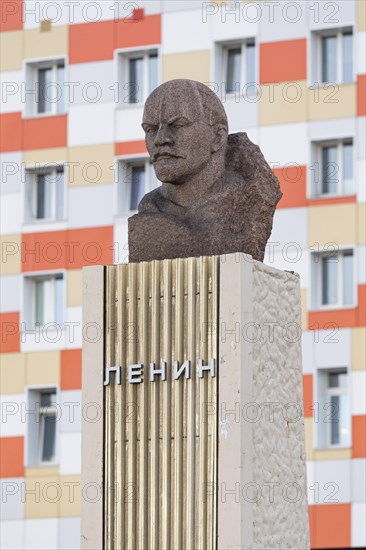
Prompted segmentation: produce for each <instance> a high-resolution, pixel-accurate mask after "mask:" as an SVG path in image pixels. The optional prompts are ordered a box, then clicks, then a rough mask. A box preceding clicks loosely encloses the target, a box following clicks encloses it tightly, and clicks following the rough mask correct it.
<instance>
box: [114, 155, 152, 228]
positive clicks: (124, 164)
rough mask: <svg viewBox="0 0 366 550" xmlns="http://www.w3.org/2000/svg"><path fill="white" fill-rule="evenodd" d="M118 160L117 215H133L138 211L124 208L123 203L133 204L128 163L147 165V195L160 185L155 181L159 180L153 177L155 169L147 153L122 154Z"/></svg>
mask: <svg viewBox="0 0 366 550" xmlns="http://www.w3.org/2000/svg"><path fill="white" fill-rule="evenodd" d="M116 162H117V167H116V169H117V173H118V177H117V197H116V198H117V201H116V206H117V210H116V216H118V217H126V216H131V215H133V214H136V213H137V210H130V209H129V208H124V207H123V205H124V204H125V205H130V204H131V186H132V180H131V178H129V177H128V165H135V166H141V165H144V166H145V193H144V194H145V195H146V193H149V192H150V191H153V190H154V189H156V188H157V187H159V185H158V186H155V185H154V184H153V183H154V181H157V182H158V183H159V180H158V179H157V178H156V176H155V178H151V177H150V175H151V170H154V167H153V165H152V162H151V160H150V157H149V156H148V155H146V154H144V153H143V154H136V155H128V156H125V155H123V156H120V157H118V158H117V159H116Z"/></svg>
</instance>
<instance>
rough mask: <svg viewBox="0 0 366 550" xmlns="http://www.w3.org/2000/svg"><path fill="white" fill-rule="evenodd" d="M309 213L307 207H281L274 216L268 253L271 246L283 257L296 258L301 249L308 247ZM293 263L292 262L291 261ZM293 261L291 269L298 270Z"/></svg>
mask: <svg viewBox="0 0 366 550" xmlns="http://www.w3.org/2000/svg"><path fill="white" fill-rule="evenodd" d="M307 218H308V215H307V209H306V208H280V209H277V210H276V212H275V215H274V217H273V229H272V233H271V236H270V238H269V239H268V243H267V248H266V250H267V254H269V253H270V248H271V250H272V251H275V252H276V253H277V254H281V255H283V258H286V257H288V258H290V259H295V258H296V257H297V255H300V249H302V250H304V249H306V248H307V234H308V227H307V226H308V220H307ZM290 263H291V262H290ZM294 266H296V263H293V268H292V270H291V271H296V268H294Z"/></svg>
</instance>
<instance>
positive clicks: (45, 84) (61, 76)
mask: <svg viewBox="0 0 366 550" xmlns="http://www.w3.org/2000/svg"><path fill="white" fill-rule="evenodd" d="M26 79H27V95H26V100H27V101H26V114H27V116H40V115H57V114H62V113H64V112H65V87H64V81H65V62H64V60H54V61H42V62H40V63H39V62H37V63H27V65H26Z"/></svg>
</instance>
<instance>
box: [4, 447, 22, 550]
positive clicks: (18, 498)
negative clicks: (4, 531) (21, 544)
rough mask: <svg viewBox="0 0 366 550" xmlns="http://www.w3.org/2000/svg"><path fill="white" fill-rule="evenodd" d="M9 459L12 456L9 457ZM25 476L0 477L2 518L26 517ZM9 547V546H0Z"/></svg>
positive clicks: (15, 518)
mask: <svg viewBox="0 0 366 550" xmlns="http://www.w3.org/2000/svg"><path fill="white" fill-rule="evenodd" d="M7 458H8V460H9V459H10V457H7ZM23 483H24V478H23V477H14V478H3V479H0V490H1V506H0V518H1V521H4V520H18V519H23V518H24V508H25V505H24V502H22V484H23ZM0 547H1V548H4V549H5V548H8V547H7V546H2V545H1V546H0Z"/></svg>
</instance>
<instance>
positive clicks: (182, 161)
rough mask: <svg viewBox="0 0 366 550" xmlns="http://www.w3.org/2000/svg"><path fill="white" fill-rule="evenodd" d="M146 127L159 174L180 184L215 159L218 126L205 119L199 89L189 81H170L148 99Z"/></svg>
mask: <svg viewBox="0 0 366 550" xmlns="http://www.w3.org/2000/svg"><path fill="white" fill-rule="evenodd" d="M142 127H143V129H144V131H145V140H146V147H147V150H148V152H149V155H150V158H151V160H152V162H153V165H154V168H155V173H156V176H157V178H158V179H159V180H160V181H162V182H164V183H173V184H175V185H180V184H182V183H185V182H186V181H187V180H189V179H191V178H193V177H194V176H196V175H197V174H199V173H200V172H202V170H204V168H205V166H206V165H207V164H208V162H209V161H210V160H211V157H212V153H213V152H214V151H215V150H216V149H217V148H216V149H215V141H216V140H217V135H216V134H217V129H216V128H215V126H210V125H209V123H208V121H207V120H206V119H205V114H204V110H203V108H202V104H201V102H200V101H197V93H194V90H193V89H192V87H191V86H190V85H189V84H182V83H181V82H180V81H172V82H168V83H166V84H164V85H162V86H160V87H159V88H157V90H155V91H154V92H153V93H152V94H151V95H150V97H149V98H148V99H147V101H146V105H145V109H144V115H143V123H142Z"/></svg>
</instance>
